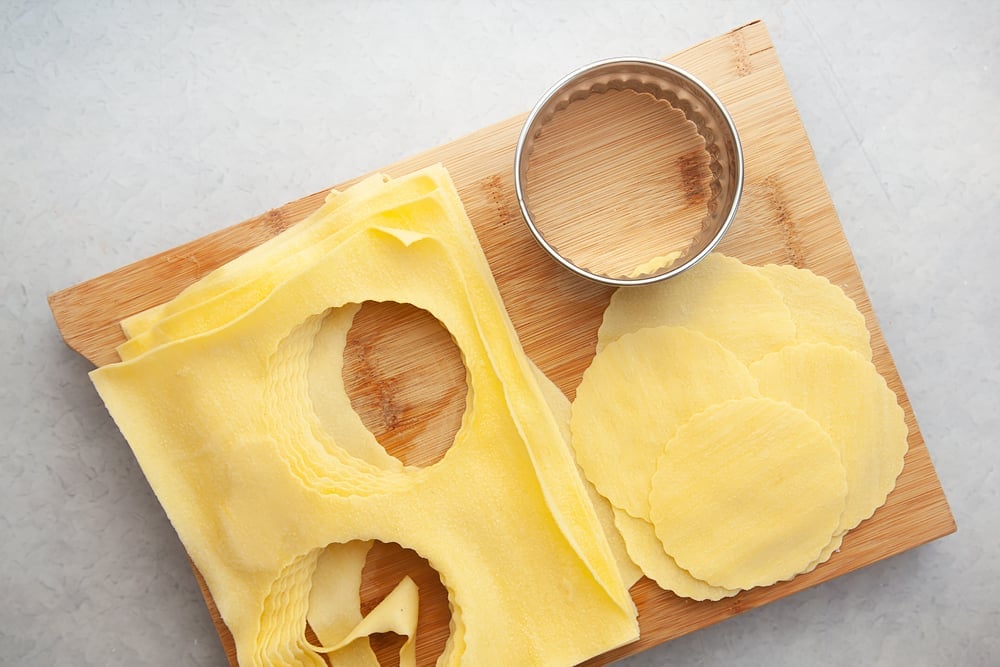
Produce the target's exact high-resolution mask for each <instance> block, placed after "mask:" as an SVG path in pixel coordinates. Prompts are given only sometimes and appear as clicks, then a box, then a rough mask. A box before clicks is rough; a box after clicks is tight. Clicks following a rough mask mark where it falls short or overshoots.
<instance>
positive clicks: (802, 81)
mask: <svg viewBox="0 0 1000 667" xmlns="http://www.w3.org/2000/svg"><path fill="white" fill-rule="evenodd" d="M755 18H762V19H764V20H765V21H766V22H767V24H768V27H769V29H770V31H771V35H772V38H773V40H774V42H775V44H776V46H777V49H778V55H779V57H780V58H781V61H782V63H783V65H784V67H785V71H786V74H787V77H788V79H789V81H790V84H791V88H792V93H793V95H794V97H795V99H796V102H797V104H798V106H799V109H800V111H801V113H802V116H803V119H804V122H805V125H806V129H807V131H808V132H809V135H810V138H811V140H812V142H813V147H814V149H815V151H816V153H817V156H818V158H819V162H820V165H821V168H822V170H823V173H824V176H825V178H826V181H827V184H828V186H829V188H830V191H831V194H832V197H833V200H834V202H835V203H836V205H837V208H838V211H839V213H840V216H841V219H842V222H843V224H844V227H845V229H846V231H847V236H848V238H849V240H850V242H851V244H852V247H853V250H854V253H855V256H856V258H857V261H858V263H859V265H860V267H861V271H862V274H863V276H864V278H865V281H866V284H867V287H868V289H869V291H870V293H871V297H872V301H873V302H874V306H875V311H876V314H877V315H878V317H879V319H880V321H881V324H882V327H883V329H884V332H885V336H886V338H887V339H888V342H889V346H890V349H891V350H892V352H893V355H894V357H895V360H896V363H897V365H898V367H899V371H900V374H901V376H902V378H903V382H904V384H905V386H906V388H907V390H908V392H909V395H910V399H911V400H912V403H913V407H914V410H915V412H916V415H917V419H918V421H919V422H920V425H921V428H922V431H923V434H924V437H925V439H926V441H927V445H928V447H929V449H930V452H931V456H932V458H933V459H934V461H935V463H936V465H937V468H938V472H939V474H940V476H941V479H942V482H943V484H944V487H945V491H946V493H947V494H948V497H949V499H950V501H951V503H952V507H953V510H954V512H955V515H956V518H957V520H958V525H959V532H958V533H957V534H956V535H953V536H951V537H948V538H945V539H944V540H941V541H938V542H935V543H932V544H930V545H928V546H925V547H922V548H919V549H916V550H914V551H911V552H908V553H906V554H903V555H901V556H898V557H896V558H893V559H890V560H888V561H886V562H882V563H879V564H876V565H874V566H871V567H869V568H867V569H865V570H862V571H860V572H857V573H854V574H851V575H849V576H845V577H842V578H840V579H838V580H836V581H834V582H830V583H827V584H825V585H821V586H819V587H817V588H814V589H811V590H809V591H806V592H803V593H801V594H798V595H795V596H793V597H791V598H789V599H786V600H784V601H781V602H778V603H774V604H772V605H769V606H768V607H766V608H763V609H759V610H756V611H753V612H750V613H747V614H745V615H743V616H741V617H738V618H736V619H733V620H730V621H727V622H724V623H722V624H719V625H717V626H714V627H712V628H710V629H707V630H704V631H701V632H698V633H695V634H694V635H691V636H688V637H685V638H682V639H679V640H676V641H674V642H672V643H670V644H669V645H666V646H663V647H660V648H657V649H655V650H651V651H649V652H647V653H645V654H643V655H640V656H637V657H635V658H632V659H631V660H629V661H626V663H627V664H628V665H632V666H633V667H638V666H640V665H666V664H670V665H714V664H727V665H762V664H768V665H779V666H780V665H847V666H851V667H854V666H856V665H869V664H877V665H908V666H913V665H946V666H948V667H958V666H964V665H998V664H1000V638H998V637H1000V564H998V562H1000V560H998V559H1000V553H998V551H1000V550H998V544H1000V539H998V535H1000V500H998V495H997V486H998V484H1000V479H998V475H997V469H996V468H997V461H998V458H1000V455H998V453H997V452H998V443H997V431H998V428H1000V419H998V412H1000V380H998V378H1000V362H998V353H997V338H998V333H1000V331H998V329H1000V326H998V325H1000V308H998V298H997V290H998V289H1000V270H998V268H997V266H998V263H1000V241H998V239H1000V229H998V225H1000V222H998V221H1000V204H998V194H997V193H998V192H1000V160H998V157H997V151H998V150H1000V129H998V128H1000V123H998V122H997V113H998V109H1000V49H998V43H1000V37H998V35H1000V3H996V2H993V1H991V0H981V1H979V2H972V1H969V2H950V1H949V2H945V1H944V0H939V1H937V2H917V1H913V2H903V1H899V2H878V1H874V2H873V1H868V2H863V3H860V2H859V3H836V4H834V3H829V4H826V3H818V2H817V3H814V2H802V1H794V0H793V1H779V0H771V1H754V2H750V1H747V2H742V3H739V4H736V3H733V4H729V3H722V2H710V1H704V0H702V1H699V2H684V3H681V2H668V1H660V2H627V1H616V2H613V1H612V0H605V2H600V3H598V2H589V1H587V2H585V1H578V2H569V1H566V2H550V3H545V4H542V3H528V2H505V3H500V2H490V3H487V2H467V3H445V2H424V3H420V2H416V1H414V2H381V1H380V2H371V3H363V2H325V3H323V2H284V3H283V2H264V1H261V2H256V1H254V2H242V3H233V4H223V3H215V2H201V3H195V2H190V3H183V4H182V3H175V2H148V3H141V2H118V3H114V2H89V1H88V2H84V1H79V2H72V1H67V2H51V1H47V0H36V1H23V0H14V1H13V2H11V1H10V0H3V1H2V2H0V258H2V261H0V346H2V349H3V350H4V351H5V352H6V354H5V355H4V357H3V360H2V361H0V364H2V367H0V433H2V444H0V664H2V665H222V664H223V663H224V657H223V654H222V652H221V649H220V645H219V642H218V640H217V639H216V637H215V634H214V631H213V628H212V625H211V623H210V620H209V617H208V614H207V612H206V611H205V609H204V607H203V603H202V601H201V599H200V596H199V594H198V590H197V587H196V585H195V582H194V579H193V577H192V575H191V573H190V571H189V569H188V565H187V561H186V559H185V556H184V553H183V551H182V549H181V547H180V544H179V543H178V541H177V539H176V537H175V535H174V533H173V531H172V529H171V527H170V525H169V523H168V522H167V520H166V517H165V516H164V514H163V512H162V511H161V509H160V508H159V506H158V504H157V502H156V500H155V498H154V497H153V496H152V494H151V493H150V491H149V490H148V488H147V486H146V483H145V480H144V479H143V477H142V474H141V472H140V470H139V469H138V467H137V466H136V464H135V463H134V461H133V459H132V456H131V453H130V452H129V450H128V447H127V445H126V444H125V442H124V441H123V440H122V439H121V437H120V436H119V434H118V432H117V430H116V429H115V427H114V425H113V424H112V422H111V420H110V419H109V418H108V416H107V414H106V412H105V411H104V409H103V407H102V405H101V404H100V401H99V400H98V398H97V396H96V394H95V392H94V391H93V389H92V387H91V385H90V383H89V381H88V379H87V376H86V373H87V371H88V370H90V367H89V365H88V363H87V362H85V361H84V360H83V359H81V358H79V357H78V356H76V355H75V354H74V353H73V352H71V351H70V350H69V349H67V348H66V347H64V345H63V344H62V342H61V340H60V338H59V335H58V332H57V331H56V328H55V326H54V324H53V322H52V319H51V316H50V314H49V311H48V308H47V305H46V301H45V297H46V295H47V294H48V293H50V292H52V291H55V290H58V289H61V288H63V287H67V286H69V285H71V284H74V283H77V282H79V281H82V280H85V279H88V278H91V277H94V276H96V275H98V274H100V273H103V272H105V271H108V270H111V269H114V268H117V267H119V266H120V265H122V264H124V263H127V262H130V261H133V260H137V259H140V258H142V257H145V256H147V255H149V254H151V253H153V252H157V251H160V250H165V249H167V248H169V247H172V246H174V245H176V244H178V243H181V242H183V241H187V240H190V239H192V238H195V237H198V236H201V235H203V234H204V233H206V232H208V231H211V230H215V229H218V228H220V227H223V226H226V225H229V224H231V223H234V222H237V221H239V220H242V219H244V218H246V217H249V216H251V215H254V214H257V213H260V212H262V211H264V210H266V209H269V208H271V207H274V206H276V205H280V204H282V203H284V202H286V201H289V200H292V199H295V198H297V197H299V196H301V195H303V194H306V193H310V192H314V191H316V190H319V189H321V188H324V187H327V186H329V185H332V184H334V183H337V182H339V181H342V180H345V179H347V178H350V177H353V176H356V175H359V174H361V173H363V172H367V171H369V170H372V169H375V168H378V167H380V166H382V165H385V164H387V163H390V162H393V161H395V160H398V159H400V158H402V157H405V156H407V155H410V154H412V153H414V152H417V151H420V150H423V149H427V148H431V147H433V146H435V145H438V144H440V143H443V142H445V141H448V140H451V139H455V138H458V137H459V136H461V135H463V134H465V133H467V132H470V131H472V130H475V129H477V128H479V127H482V126H484V125H487V124H489V123H493V122H495V121H499V120H502V119H505V118H507V117H509V116H512V115H514V114H516V113H519V112H522V111H525V110H527V109H528V108H529V107H530V106H531V105H532V104H533V103H534V102H535V100H536V98H537V96H538V95H539V94H541V92H542V91H543V90H544V89H545V88H546V87H547V86H548V85H549V84H550V83H551V82H553V81H555V80H556V79H557V78H559V77H560V76H562V75H563V74H564V73H566V72H568V71H569V70H571V69H573V68H575V67H577V66H579V65H581V64H583V63H586V62H589V61H592V60H596V59H598V58H601V57H606V56H613V55H625V54H632V55H644V56H651V57H657V56H661V57H662V56H665V55H667V54H669V53H672V52H674V51H677V50H680V49H682V48H684V47H687V46H689V45H691V44H694V43H696V42H699V41H702V40H704V39H707V38H709V37H712V36H715V35H717V34H719V33H722V32H725V31H727V30H729V29H731V28H734V27H736V26H738V25H740V24H742V23H745V22H747V21H749V20H752V19H755Z"/></svg>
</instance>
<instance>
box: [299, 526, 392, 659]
mask: <svg viewBox="0 0 1000 667" xmlns="http://www.w3.org/2000/svg"><path fill="white" fill-rule="evenodd" d="M371 546H372V544H371V542H359V541H354V542H348V543H346V544H331V545H329V546H328V547H327V548H326V549H324V550H323V552H322V553H321V554H320V555H319V558H318V559H317V562H316V570H315V572H314V573H313V579H312V589H311V590H310V592H309V611H308V612H307V614H306V620H307V621H308V623H309V627H311V628H312V630H313V632H314V633H315V634H316V637H317V639H319V641H320V643H321V644H323V645H324V646H333V645H336V644H338V643H340V642H341V640H342V639H343V638H344V637H347V636H348V635H349V634H350V633H351V632H352V631H354V630H355V629H356V628H357V627H358V626H359V625H360V624H361V621H362V619H363V617H362V615H361V572H362V570H363V569H364V566H365V558H366V557H367V556H368V551H369V550H370V549H371ZM373 611H374V610H373ZM355 639H356V641H352V642H349V643H348V645H346V646H343V647H342V648H340V649H339V651H338V652H337V653H336V658H337V661H338V663H340V664H345V665H354V666H356V667H379V662H378V658H377V657H376V656H375V652H374V651H373V650H372V648H371V645H370V644H369V643H368V637H367V636H363V637H356V638H355Z"/></svg>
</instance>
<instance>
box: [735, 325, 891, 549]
mask: <svg viewBox="0 0 1000 667" xmlns="http://www.w3.org/2000/svg"><path fill="white" fill-rule="evenodd" d="M750 372H751V373H752V374H753V375H754V377H756V378H757V382H758V383H759V385H760V390H761V394H762V395H764V396H770V397H771V398H774V399H776V400H780V401H787V402H788V403H790V404H792V405H794V406H795V407H797V408H799V409H801V410H803V411H804V412H805V413H806V414H808V415H809V416H811V417H812V418H813V419H815V420H816V421H817V422H819V424H820V425H822V426H823V428H824V429H825V430H826V431H827V432H828V433H829V434H830V436H831V437H832V438H833V443H834V445H836V446H837V448H838V449H839V450H840V455H841V458H842V460H843V464H844V467H845V469H846V471H847V486H848V495H847V507H846V508H845V510H844V516H843V518H842V520H841V526H840V530H841V531H845V530H850V529H851V528H854V527H855V526H857V525H858V524H859V523H861V522H862V521H863V520H865V519H867V518H868V517H870V516H871V515H872V514H873V513H874V512H875V510H876V509H877V508H879V507H881V506H882V505H883V504H884V503H885V499H886V497H887V496H888V495H889V492H890V491H892V489H893V488H894V487H895V485H896V478H897V477H898V476H899V473H900V472H901V471H902V469H903V457H904V456H905V455H906V450H907V442H906V437H907V432H908V430H907V428H906V422H905V420H904V416H903V409H902V408H901V407H899V403H898V402H897V401H896V395H895V394H894V393H893V392H892V390H891V389H889V387H888V386H887V385H886V383H885V379H884V378H883V377H882V376H881V375H879V373H878V371H877V370H876V368H875V366H874V365H873V364H872V363H871V362H870V361H868V360H866V359H865V358H864V357H862V356H861V355H859V354H858V353H856V352H851V351H850V350H847V349H845V348H842V347H838V346H834V345H830V344H827V343H804V344H801V345H793V346H789V347H786V348H785V349H783V350H781V351H780V352H776V353H774V354H771V355H768V356H767V357H764V358H763V359H761V360H760V361H759V362H757V363H755V364H753V365H752V366H751V367H750Z"/></svg>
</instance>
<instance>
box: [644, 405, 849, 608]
mask: <svg viewBox="0 0 1000 667" xmlns="http://www.w3.org/2000/svg"><path fill="white" fill-rule="evenodd" d="M846 496H847V482H846V479H845V473H844V467H843V465H841V463H840V456H839V454H838V452H837V450H836V448H835V447H834V446H833V443H832V442H831V440H830V436H829V435H827V434H826V432H825V431H823V429H822V428H821V427H820V425H819V424H817V423H816V421H815V420H813V419H812V418H810V417H809V416H808V415H807V414H806V413H805V412H803V411H801V410H799V409H797V408H794V407H792V406H790V405H788V404H787V403H782V402H779V401H775V400H772V399H768V398H742V399H735V400H730V401H726V402H723V403H720V404H717V405H714V406H712V407H710V408H708V409H707V410H705V411H704V412H701V413H699V414H697V415H695V416H694V417H692V418H691V420H690V421H688V422H687V423H686V424H684V425H683V426H682V427H681V428H679V429H678V430H677V433H676V434H675V435H674V437H673V438H671V440H670V442H669V443H668V444H667V446H666V448H665V449H664V450H663V454H662V455H661V456H660V460H659V464H658V465H657V468H656V474H655V475H654V476H653V490H652V492H651V494H650V505H651V507H650V518H651V519H652V522H653V525H654V527H655V529H656V535H657V537H659V538H660V542H662V543H663V548H664V550H665V551H666V552H667V553H668V554H670V555H671V556H673V557H674V559H675V560H676V561H677V564H678V565H679V566H680V567H682V568H684V569H685V570H687V571H688V572H690V573H691V574H692V575H693V576H694V577H696V578H698V579H701V580H702V581H705V582H707V583H709V584H711V585H713V586H720V587H722V588H728V589H748V588H753V587H755V586H769V585H771V584H773V583H775V582H777V581H781V580H783V579H788V578H790V577H792V576H794V575H795V574H797V573H799V572H801V571H802V570H804V569H805V568H807V567H808V566H809V565H810V564H811V563H812V562H813V561H815V560H816V559H817V558H818V557H819V555H820V553H821V552H822V551H823V549H824V548H825V547H826V546H827V545H828V544H829V543H830V541H831V539H832V538H833V535H834V532H835V531H836V529H837V527H838V525H839V523H840V516H841V514H842V513H843V511H844V501H845V498H846Z"/></svg>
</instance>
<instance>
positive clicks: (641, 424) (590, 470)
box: [570, 327, 757, 518]
mask: <svg viewBox="0 0 1000 667" xmlns="http://www.w3.org/2000/svg"><path fill="white" fill-rule="evenodd" d="M748 395H750V396H755V395H757V386H756V383H755V382H754V379H753V377H752V376H751V375H750V372H749V371H748V370H747V368H746V366H744V365H743V364H742V363H740V360H739V359H737V358H736V356H735V355H733V353H732V352H730V351H729V350H727V349H726V348H724V347H723V346H722V345H720V344H719V343H717V342H716V341H714V340H712V339H710V338H708V337H707V336H705V335H703V334H700V333H698V332H696V331H691V330H689V329H684V328H682V327H656V328H653V329H642V330H640V331H637V332H635V333H629V334H625V335H623V336H621V338H619V339H618V340H616V341H614V342H613V343H611V344H610V345H608V346H607V347H605V348H604V349H603V350H601V351H600V352H599V353H598V354H597V356H596V357H595V358H594V360H593V362H592V363H591V365H590V367H589V368H588V369H587V371H586V372H585V373H584V375H583V380H582V381H581V382H580V386H579V387H578V388H577V390H576V400H575V401H574V402H573V411H572V418H571V421H570V426H571V430H572V445H573V449H574V450H575V451H576V456H577V462H578V463H579V464H580V467H581V468H583V471H584V473H585V474H586V476H587V478H588V479H589V480H590V481H591V482H593V483H594V486H596V487H597V490H598V492H600V494H601V495H602V496H604V497H605V498H607V499H608V500H610V501H611V503H612V504H613V505H615V506H616V507H620V508H622V509H624V510H626V511H627V512H628V513H629V514H631V515H632V516H635V517H646V518H648V516H649V491H650V479H651V478H652V475H653V471H654V470H655V468H656V461H657V459H658V458H659V456H660V453H661V452H662V451H663V446H664V445H665V444H666V442H667V440H668V439H669V438H670V436H672V435H673V433H674V431H675V430H676V429H677V427H678V426H680V425H681V424H683V423H684V422H685V421H687V420H688V419H689V418H690V417H691V416H692V415H694V414H695V413H697V412H700V411H701V410H704V409H705V408H707V407H708V406H710V405H712V404H713V403H718V402H720V401H724V400H726V399H728V398H738V397H742V396H748Z"/></svg>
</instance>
